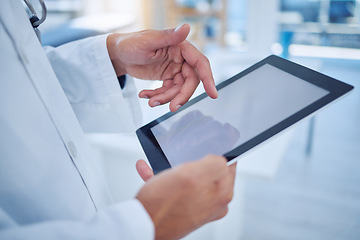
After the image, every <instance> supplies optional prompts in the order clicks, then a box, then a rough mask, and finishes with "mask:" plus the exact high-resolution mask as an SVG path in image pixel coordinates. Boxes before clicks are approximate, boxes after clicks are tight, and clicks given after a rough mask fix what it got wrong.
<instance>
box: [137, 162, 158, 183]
mask: <svg viewBox="0 0 360 240" xmlns="http://www.w3.org/2000/svg"><path fill="white" fill-rule="evenodd" d="M136 171H137V172H138V174H139V175H140V177H141V178H142V180H144V182H147V181H148V180H149V179H150V178H152V177H153V176H154V172H153V171H152V169H151V168H150V167H149V165H147V163H146V162H145V161H144V160H139V161H137V162H136Z"/></svg>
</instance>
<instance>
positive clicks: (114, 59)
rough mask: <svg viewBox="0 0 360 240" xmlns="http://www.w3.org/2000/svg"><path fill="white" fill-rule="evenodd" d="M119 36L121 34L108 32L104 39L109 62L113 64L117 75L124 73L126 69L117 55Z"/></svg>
mask: <svg viewBox="0 0 360 240" xmlns="http://www.w3.org/2000/svg"><path fill="white" fill-rule="evenodd" d="M120 38H121V34H119V33H112V34H109V35H108V37H107V39H106V46H107V50H108V53H109V57H110V60H111V63H112V65H113V68H114V70H115V73H116V75H117V76H121V75H125V74H126V70H125V68H124V66H123V64H122V62H121V60H120V57H119V49H118V44H119V41H120Z"/></svg>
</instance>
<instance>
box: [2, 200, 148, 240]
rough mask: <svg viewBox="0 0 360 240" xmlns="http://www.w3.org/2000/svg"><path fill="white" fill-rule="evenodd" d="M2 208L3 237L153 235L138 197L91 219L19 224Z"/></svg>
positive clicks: (88, 239) (109, 239)
mask: <svg viewBox="0 0 360 240" xmlns="http://www.w3.org/2000/svg"><path fill="white" fill-rule="evenodd" d="M8 219H9V217H8V216H7V215H6V213H5V212H4V211H2V210H1V208H0V239H13V240H16V239H49V240H54V239H61V240H62V239H77V240H82V239H84V240H85V239H86V240H91V239H94V240H95V239H103V240H113V239H114V240H115V239H116V240H118V239H124V240H127V239H142V240H146V239H149V240H150V239H154V235H155V233H154V227H153V223H152V221H151V218H150V216H149V215H148V214H147V212H146V211H145V209H144V207H143V206H142V204H141V203H140V202H139V201H138V200H136V199H135V200H129V201H127V202H123V203H121V204H117V205H113V206H111V207H108V208H106V209H104V210H103V211H99V212H98V213H97V214H96V215H95V216H94V217H92V218H91V219H89V220H87V221H84V222H81V221H75V220H57V221H46V222H43V223H41V222H40V223H36V224H29V225H24V226H18V225H16V224H15V223H14V222H12V223H10V222H9V221H8Z"/></svg>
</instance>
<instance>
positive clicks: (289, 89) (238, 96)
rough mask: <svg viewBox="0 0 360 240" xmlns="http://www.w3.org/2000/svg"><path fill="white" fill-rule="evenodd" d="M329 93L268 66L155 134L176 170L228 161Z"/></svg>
mask: <svg viewBox="0 0 360 240" xmlns="http://www.w3.org/2000/svg"><path fill="white" fill-rule="evenodd" d="M328 93H329V91H327V90H325V89H322V88H320V87H318V86H315V85H313V84H311V83H309V82H306V81H304V80H302V79H300V78H298V77H295V76H293V75H291V74H289V73H287V72H284V71H282V70H280V69H278V68H276V67H273V66H271V65H269V64H265V65H263V66H262V67H260V68H258V69H256V70H255V71H253V72H251V73H249V74H247V75H246V76H244V77H242V78H241V79H239V80H237V81H235V82H233V83H231V84H230V85H228V86H226V87H224V88H222V89H221V90H219V96H218V98H217V99H216V100H213V99H210V98H209V97H207V98H205V99H203V100H201V101H199V102H197V103H195V104H193V105H192V106H190V107H188V108H187V109H185V110H184V111H182V112H179V113H178V114H176V115H174V116H172V117H170V118H168V119H166V120H165V121H163V122H161V123H160V124H158V125H156V126H154V127H153V128H151V131H152V133H153V134H154V136H155V138H156V139H157V141H158V143H159V144H160V147H161V148H162V150H163V152H164V154H165V155H166V157H167V159H168V160H169V163H170V165H171V166H173V167H174V166H177V165H179V164H181V163H184V162H189V161H194V160H197V159H200V158H202V157H204V156H206V155H208V154H218V155H223V154H225V153H227V152H229V151H230V150H232V149H233V148H234V147H237V146H240V145H241V144H243V143H245V142H247V141H248V140H250V139H252V138H253V137H255V136H257V135H259V134H260V133H262V132H264V131H265V130H267V129H269V128H271V127H273V126H274V125H276V124H277V123H279V122H281V121H282V120H284V119H285V118H287V117H289V116H291V115H293V114H294V113H296V112H298V111H300V110H301V109H303V108H305V107H307V106H309V105H310V104H312V103H313V102H315V101H317V100H318V99H320V98H322V97H323V96H325V95H326V94H328Z"/></svg>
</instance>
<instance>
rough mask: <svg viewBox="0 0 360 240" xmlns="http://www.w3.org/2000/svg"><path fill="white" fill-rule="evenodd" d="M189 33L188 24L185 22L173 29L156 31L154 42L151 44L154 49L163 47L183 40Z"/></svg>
mask: <svg viewBox="0 0 360 240" xmlns="http://www.w3.org/2000/svg"><path fill="white" fill-rule="evenodd" d="M189 33H190V25H189V24H187V23H185V24H183V25H181V26H180V27H177V28H175V29H174V28H173V29H166V30H160V31H156V34H155V36H154V38H155V39H154V42H152V45H153V47H154V49H159V48H164V47H168V46H172V45H176V44H179V43H181V42H183V41H184V40H185V39H186V38H187V36H188V35H189Z"/></svg>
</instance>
